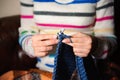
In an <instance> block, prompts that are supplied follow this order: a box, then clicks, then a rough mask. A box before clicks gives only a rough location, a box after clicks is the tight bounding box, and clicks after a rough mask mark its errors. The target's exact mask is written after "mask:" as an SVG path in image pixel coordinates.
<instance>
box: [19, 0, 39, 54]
mask: <svg viewBox="0 0 120 80" xmlns="http://www.w3.org/2000/svg"><path fill="white" fill-rule="evenodd" d="M20 5H21V27H20V28H19V43H20V45H21V46H22V48H23V50H24V51H26V54H27V55H29V56H33V49H32V43H31V36H32V35H35V34H37V33H38V32H39V30H38V29H37V27H36V25H35V23H34V20H33V2H32V0H20Z"/></svg>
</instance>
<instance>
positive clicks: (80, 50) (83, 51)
mask: <svg viewBox="0 0 120 80" xmlns="http://www.w3.org/2000/svg"><path fill="white" fill-rule="evenodd" d="M73 51H74V52H75V53H85V54H88V53H89V52H90V49H81V48H73Z"/></svg>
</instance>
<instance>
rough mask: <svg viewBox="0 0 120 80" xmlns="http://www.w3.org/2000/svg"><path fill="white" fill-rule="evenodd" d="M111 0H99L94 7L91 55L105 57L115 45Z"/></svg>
mask: <svg viewBox="0 0 120 80" xmlns="http://www.w3.org/2000/svg"><path fill="white" fill-rule="evenodd" d="M113 4H114V2H113V0H100V1H99V2H98V3H97V8H96V23H95V28H94V35H95V37H93V48H92V50H91V52H92V55H94V56H95V57H96V58H106V57H107V56H108V55H110V54H111V53H112V52H113V51H114V49H115V47H116V44H117V43H116V37H115V35H114V20H113V19H114V7H113Z"/></svg>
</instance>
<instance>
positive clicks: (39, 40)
mask: <svg viewBox="0 0 120 80" xmlns="http://www.w3.org/2000/svg"><path fill="white" fill-rule="evenodd" d="M57 43H58V39H57V36H56V35H52V34H38V35H34V36H33V37H32V46H33V49H34V54H35V55H34V56H36V57H43V56H46V55H48V54H49V52H50V51H52V50H53V48H54V46H55V45H56V44H57Z"/></svg>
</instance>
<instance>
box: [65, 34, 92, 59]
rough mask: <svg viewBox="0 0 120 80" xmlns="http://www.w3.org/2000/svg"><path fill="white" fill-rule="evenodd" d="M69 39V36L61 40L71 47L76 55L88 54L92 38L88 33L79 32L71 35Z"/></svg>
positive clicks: (84, 55)
mask: <svg viewBox="0 0 120 80" xmlns="http://www.w3.org/2000/svg"><path fill="white" fill-rule="evenodd" d="M71 41H72V42H71ZM71 41H70V39H69V38H66V39H64V40H63V42H64V43H66V44H68V45H70V46H72V47H73V51H74V54H75V55H76V56H80V57H87V56H88V54H89V52H90V50H91V47H92V38H91V37H90V36H89V35H87V34H83V33H80V32H79V33H77V34H74V35H72V36H71Z"/></svg>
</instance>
